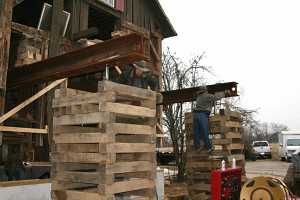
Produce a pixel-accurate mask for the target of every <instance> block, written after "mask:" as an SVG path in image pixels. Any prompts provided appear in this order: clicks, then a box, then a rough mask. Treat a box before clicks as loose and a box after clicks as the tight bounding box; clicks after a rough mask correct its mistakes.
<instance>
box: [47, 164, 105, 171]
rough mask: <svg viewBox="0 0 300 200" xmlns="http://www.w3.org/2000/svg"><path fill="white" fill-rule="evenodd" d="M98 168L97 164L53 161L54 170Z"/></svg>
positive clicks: (88, 169)
mask: <svg viewBox="0 0 300 200" xmlns="http://www.w3.org/2000/svg"><path fill="white" fill-rule="evenodd" d="M98 168H99V164H97V163H94V164H86V163H85V164H83V163H53V169H54V170H55V171H85V172H87V171H90V172H92V171H96V170H97V169H98Z"/></svg>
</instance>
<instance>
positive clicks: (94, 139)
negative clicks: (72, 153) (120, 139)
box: [53, 133, 112, 144]
mask: <svg viewBox="0 0 300 200" xmlns="http://www.w3.org/2000/svg"><path fill="white" fill-rule="evenodd" d="M53 139H54V142H55V143H56V144H67V143H69V144H76V143H77V144H80V143H108V142H112V136H111V135H109V134H105V133H74V134H61V135H55V136H54V137H53Z"/></svg>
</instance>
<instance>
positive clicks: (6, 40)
mask: <svg viewBox="0 0 300 200" xmlns="http://www.w3.org/2000/svg"><path fill="white" fill-rule="evenodd" d="M12 10H13V1H1V2H0V114H1V115H2V114H3V113H4V111H5V95H6V80H7V70H8V65H9V52H10V41H11V22H12ZM0 134H2V133H0ZM1 139H2V137H1V136H0V140H1ZM0 144H2V140H1V141H0Z"/></svg>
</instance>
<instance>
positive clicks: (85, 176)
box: [53, 171, 100, 184]
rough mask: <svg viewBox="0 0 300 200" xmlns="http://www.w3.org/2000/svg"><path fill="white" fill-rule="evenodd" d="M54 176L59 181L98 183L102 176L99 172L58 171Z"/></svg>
mask: <svg viewBox="0 0 300 200" xmlns="http://www.w3.org/2000/svg"><path fill="white" fill-rule="evenodd" d="M53 178H54V179H55V180H57V181H65V182H72V183H88V184H98V183H99V178H100V176H99V172H68V171H58V172H57V174H56V175H55V177H53Z"/></svg>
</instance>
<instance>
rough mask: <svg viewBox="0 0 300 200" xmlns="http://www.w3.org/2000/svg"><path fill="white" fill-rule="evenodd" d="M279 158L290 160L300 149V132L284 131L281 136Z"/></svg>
mask: <svg viewBox="0 0 300 200" xmlns="http://www.w3.org/2000/svg"><path fill="white" fill-rule="evenodd" d="M279 145H280V149H279V151H278V152H279V156H280V158H281V160H289V159H291V157H292V154H293V153H294V152H295V151H296V150H297V149H298V148H300V131H282V132H281V133H280V134H279Z"/></svg>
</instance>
